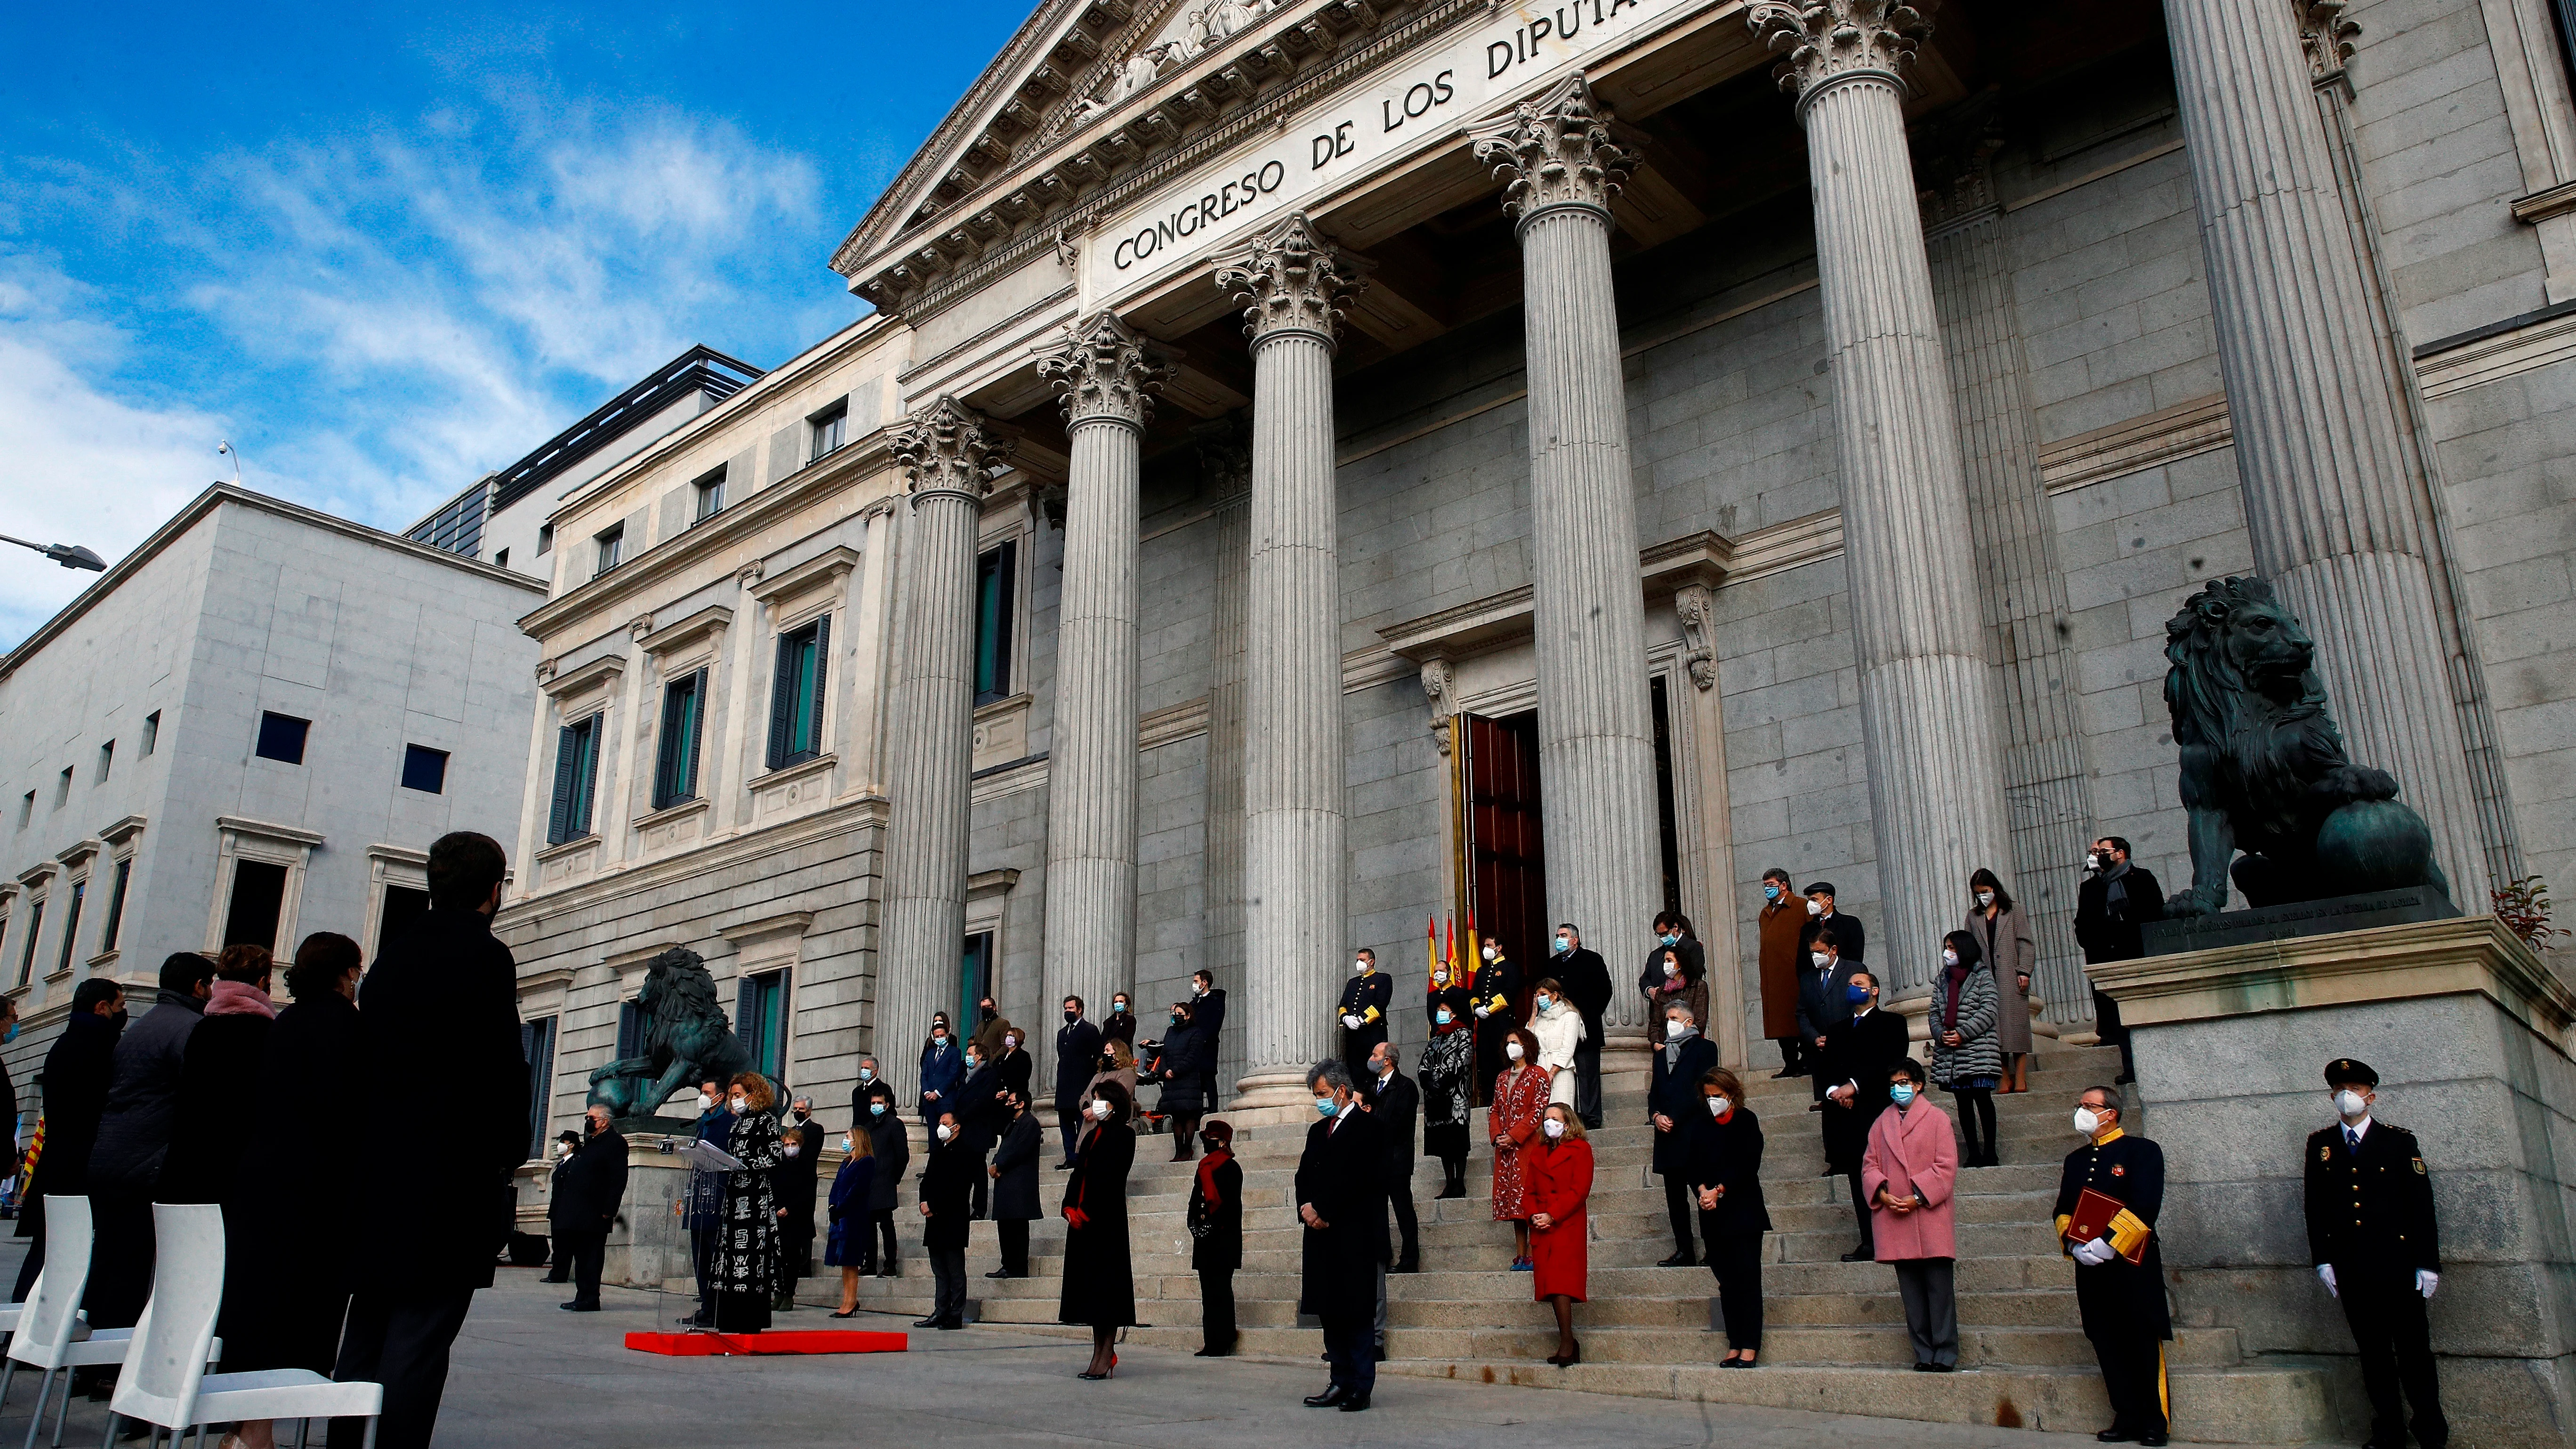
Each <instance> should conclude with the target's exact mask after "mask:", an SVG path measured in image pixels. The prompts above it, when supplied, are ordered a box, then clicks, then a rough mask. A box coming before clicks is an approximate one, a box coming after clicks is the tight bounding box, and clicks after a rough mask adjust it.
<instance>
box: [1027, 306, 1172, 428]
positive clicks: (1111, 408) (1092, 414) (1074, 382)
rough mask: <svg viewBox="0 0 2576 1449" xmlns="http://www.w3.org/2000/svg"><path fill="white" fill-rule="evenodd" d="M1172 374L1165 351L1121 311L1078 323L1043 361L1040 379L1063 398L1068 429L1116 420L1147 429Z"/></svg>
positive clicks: (1039, 371)
mask: <svg viewBox="0 0 2576 1449" xmlns="http://www.w3.org/2000/svg"><path fill="white" fill-rule="evenodd" d="M1171 375H1172V369H1171V366H1170V364H1169V362H1168V360H1167V359H1166V358H1165V357H1164V355H1163V353H1162V351H1161V350H1160V349H1158V348H1155V347H1152V346H1149V345H1148V344H1147V343H1146V341H1145V339H1144V338H1142V337H1139V336H1137V335H1136V333H1135V332H1134V330H1132V329H1131V328H1129V327H1128V325H1127V324H1126V323H1124V322H1121V321H1119V320H1118V314H1117V313H1115V312H1102V313H1100V314H1098V315H1096V316H1093V317H1091V318H1088V319H1086V320H1084V321H1082V322H1078V323H1076V324H1075V325H1074V326H1073V328H1072V329H1071V335H1070V336H1068V337H1067V338H1066V339H1065V343H1064V346H1062V347H1060V348H1058V349H1056V350H1055V351H1053V352H1050V353H1047V354H1046V355H1044V356H1042V357H1040V358H1039V359H1038V376H1040V377H1043V378H1045V379H1046V380H1047V381H1048V382H1050V383H1053V384H1054V385H1055V390H1056V391H1057V392H1058V393H1059V394H1061V396H1060V398H1059V399H1058V400H1059V401H1060V402H1062V403H1063V404H1064V421H1065V426H1066V427H1068V428H1073V427H1079V426H1080V425H1082V424H1084V423H1090V422H1112V423H1123V424H1125V425H1126V426H1128V427H1130V428H1134V429H1136V430H1138V431H1140V432H1141V431H1143V430H1144V427H1145V424H1146V422H1147V421H1148V420H1149V419H1151V418H1152V417H1153V415H1154V399H1153V394H1154V393H1156V392H1159V391H1161V390H1162V386H1163V379H1165V378H1167V377H1169V376H1171Z"/></svg>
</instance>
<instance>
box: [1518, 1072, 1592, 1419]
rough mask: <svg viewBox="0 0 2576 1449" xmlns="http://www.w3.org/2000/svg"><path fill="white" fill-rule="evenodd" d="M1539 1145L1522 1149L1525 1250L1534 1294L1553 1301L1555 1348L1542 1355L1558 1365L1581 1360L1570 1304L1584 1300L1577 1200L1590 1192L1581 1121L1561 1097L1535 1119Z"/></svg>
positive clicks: (1584, 1229)
mask: <svg viewBox="0 0 2576 1449" xmlns="http://www.w3.org/2000/svg"><path fill="white" fill-rule="evenodd" d="M1539 1131H1540V1132H1541V1133H1542V1134H1543V1137H1542V1140H1543V1141H1544V1142H1545V1143H1546V1145H1545V1146H1543V1147H1540V1148H1538V1149H1536V1150H1535V1151H1532V1152H1529V1153H1527V1154H1525V1156H1526V1158H1527V1162H1526V1164H1525V1167H1524V1170H1525V1171H1526V1172H1527V1174H1528V1177H1529V1208H1530V1224H1529V1225H1530V1256H1531V1265H1532V1272H1531V1275H1530V1276H1531V1277H1532V1278H1533V1279H1534V1280H1535V1281H1534V1282H1533V1283H1532V1284H1531V1287H1533V1288H1534V1289H1536V1290H1537V1295H1538V1300H1539V1301H1540V1302H1542V1303H1548V1304H1553V1305H1555V1308H1556V1352H1554V1353H1552V1354H1550V1355H1548V1359H1547V1361H1548V1362H1549V1363H1552V1364H1555V1365H1556V1366H1557V1367H1559V1368H1563V1367H1565V1366H1566V1365H1568V1364H1578V1363H1581V1362H1583V1345H1582V1344H1579V1343H1577V1342H1575V1341H1574V1305H1575V1304H1577V1303H1581V1302H1583V1301H1584V1296H1583V1279H1584V1269H1585V1266H1586V1254H1585V1251H1584V1240H1585V1239H1586V1238H1587V1237H1588V1236H1590V1234H1591V1231H1592V1229H1591V1224H1590V1223H1589V1222H1588V1221H1586V1219H1585V1216H1584V1212H1583V1205H1584V1202H1585V1201H1586V1200H1587V1199H1589V1198H1590V1197H1591V1196H1592V1144H1591V1143H1589V1142H1586V1141H1584V1140H1583V1123H1582V1121H1581V1119H1579V1118H1577V1117H1576V1116H1575V1115H1574V1109H1573V1108H1571V1107H1568V1106H1566V1105H1565V1104H1564V1103H1562V1102H1558V1103H1555V1104H1553V1105H1551V1106H1550V1107H1549V1108H1548V1109H1547V1118H1546V1120H1545V1121H1543V1122H1541V1123H1540V1124H1539Z"/></svg>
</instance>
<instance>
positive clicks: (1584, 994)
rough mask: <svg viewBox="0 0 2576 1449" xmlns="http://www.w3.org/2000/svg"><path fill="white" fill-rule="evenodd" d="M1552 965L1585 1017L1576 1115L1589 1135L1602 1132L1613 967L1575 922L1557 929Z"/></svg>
mask: <svg viewBox="0 0 2576 1449" xmlns="http://www.w3.org/2000/svg"><path fill="white" fill-rule="evenodd" d="M1549 965H1550V967H1551V968H1552V971H1553V974H1554V975H1555V977H1556V982H1557V984H1558V985H1560V986H1562V987H1564V988H1565V1000H1566V1003H1567V1004H1568V1005H1570V1006H1572V1007H1573V1008H1574V1009H1575V1010H1576V1011H1577V1012H1580V1013H1581V1014H1582V1016H1583V1040H1581V1041H1579V1042H1576V1043H1575V1044H1574V1115H1575V1116H1576V1117H1577V1118H1579V1119H1581V1121H1582V1123H1583V1128H1584V1130H1585V1131H1587V1132H1598V1131H1600V1130H1601V1031H1602V1026H1601V1014H1602V1013H1603V1012H1605V1011H1608V1010H1609V1009H1610V963H1609V962H1607V961H1604V960H1602V959H1601V953H1600V952H1598V951H1595V950H1592V949H1590V948H1588V947H1586V946H1585V945H1584V944H1583V933H1582V932H1581V931H1578V930H1576V929H1575V928H1574V923H1573V922H1572V921H1564V922H1560V923H1558V925H1557V928H1556V955H1555V956H1554V957H1552V958H1550V961H1549Z"/></svg>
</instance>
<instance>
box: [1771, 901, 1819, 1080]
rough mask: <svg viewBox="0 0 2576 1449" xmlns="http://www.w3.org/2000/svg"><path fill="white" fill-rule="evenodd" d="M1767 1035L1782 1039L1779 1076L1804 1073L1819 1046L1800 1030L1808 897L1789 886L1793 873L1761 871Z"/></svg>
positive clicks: (1803, 1074)
mask: <svg viewBox="0 0 2576 1449" xmlns="http://www.w3.org/2000/svg"><path fill="white" fill-rule="evenodd" d="M1760 920H1761V925H1762V1034H1763V1035H1764V1036H1767V1037H1769V1038H1771V1039H1772V1040H1773V1041H1775V1042H1777V1043H1779V1044H1780V1070H1779V1071H1777V1072H1775V1073H1773V1074H1772V1075H1774V1076H1779V1077H1801V1076H1805V1075H1806V1074H1807V1072H1808V1071H1809V1069H1810V1068H1811V1067H1812V1066H1813V1065H1814V1057H1815V1053H1814V1051H1813V1050H1812V1049H1811V1048H1810V1047H1809V1046H1808V1045H1807V1042H1806V1038H1805V1037H1803V1036H1801V1035H1799V1032H1798V965H1799V959H1800V951H1799V943H1798V932H1799V929H1800V928H1801V927H1803V926H1805V925H1806V924H1807V900H1806V897H1804V896H1801V895H1799V894H1798V893H1797V892H1796V891H1794V890H1792V889H1790V888H1789V873H1788V872H1787V871H1785V870H1782V869H1780V868H1779V867H1778V866H1773V867H1772V868H1771V869H1769V870H1766V871H1764V872H1763V873H1762V912H1761V917H1760Z"/></svg>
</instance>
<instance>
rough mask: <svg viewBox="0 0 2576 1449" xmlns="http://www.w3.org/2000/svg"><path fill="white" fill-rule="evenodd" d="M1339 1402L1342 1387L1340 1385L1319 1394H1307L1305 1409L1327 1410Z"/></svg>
mask: <svg viewBox="0 0 2576 1449" xmlns="http://www.w3.org/2000/svg"><path fill="white" fill-rule="evenodd" d="M1341 1401H1342V1386H1341V1385H1340V1384H1335V1385H1333V1386H1332V1387H1331V1388H1328V1389H1326V1390H1324V1391H1323V1392H1322V1393H1320V1394H1308V1395H1307V1396H1306V1407H1307V1408H1310V1409H1329V1408H1331V1407H1333V1406H1334V1405H1335V1404H1338V1403H1340V1402H1341Z"/></svg>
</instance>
